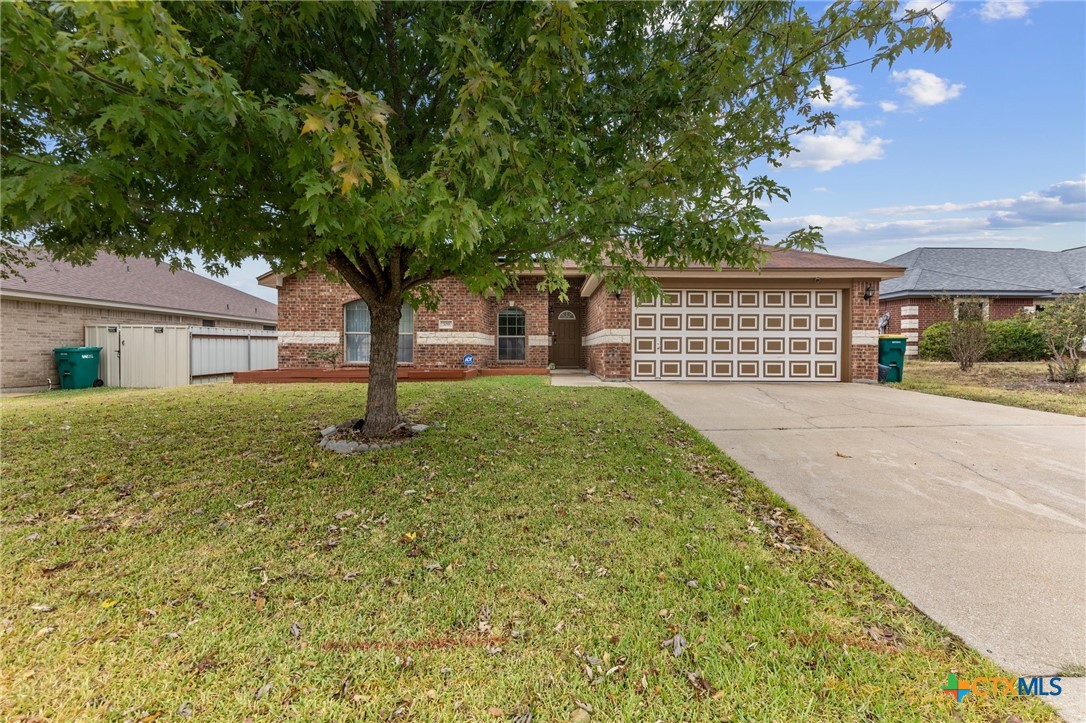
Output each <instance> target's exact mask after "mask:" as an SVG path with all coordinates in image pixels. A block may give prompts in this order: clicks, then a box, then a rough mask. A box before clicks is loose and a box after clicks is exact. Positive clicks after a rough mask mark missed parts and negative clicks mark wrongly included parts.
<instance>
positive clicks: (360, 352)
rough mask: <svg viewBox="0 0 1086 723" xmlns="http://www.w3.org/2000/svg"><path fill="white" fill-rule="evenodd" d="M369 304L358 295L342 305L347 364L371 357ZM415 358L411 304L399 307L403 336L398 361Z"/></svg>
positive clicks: (400, 341)
mask: <svg viewBox="0 0 1086 723" xmlns="http://www.w3.org/2000/svg"><path fill="white" fill-rule="evenodd" d="M370 324H371V319H370V308H369V307H368V306H366V302H365V301H362V300H361V299H359V300H358V301H352V302H351V303H349V304H344V305H343V337H344V340H345V342H346V343H345V344H344V346H345V349H344V353H343V358H344V359H345V360H346V362H347V363H348V364H368V363H369V361H370ZM414 360H415V310H414V309H412V308H411V305H410V304H404V305H403V308H402V309H400V340H399V344H398V346H397V348H396V361H397V362H399V363H400V364H404V363H410V362H412V361H414Z"/></svg>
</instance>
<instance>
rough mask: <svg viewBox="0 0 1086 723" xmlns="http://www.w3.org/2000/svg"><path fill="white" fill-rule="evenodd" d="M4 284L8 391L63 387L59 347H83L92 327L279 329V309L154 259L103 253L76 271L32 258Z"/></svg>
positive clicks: (0, 352) (3, 362)
mask: <svg viewBox="0 0 1086 723" xmlns="http://www.w3.org/2000/svg"><path fill="white" fill-rule="evenodd" d="M32 260H33V262H34V265H33V266H31V267H29V268H19V269H18V271H19V273H20V274H21V276H22V278H19V277H12V278H10V279H6V280H3V281H0V389H4V390H12V389H36V388H44V387H46V386H48V385H49V384H53V385H55V384H57V369H56V364H55V363H54V360H53V349H54V348H56V347H60V346H82V345H83V343H84V327H86V326H96V325H120V324H137V325H139V324H162V325H184V326H219V327H231V328H239V329H274V328H275V324H276V312H275V304H272V303H270V302H268V301H265V300H263V299H259V298H257V297H255V296H252V295H250V294H246V293H244V292H241V291H238V290H237V289H234V288H231V287H229V286H227V285H226V284H220V283H219V282H217V281H213V280H212V279H208V278H206V277H203V276H199V275H198V274H194V273H191V272H189V271H181V270H179V271H173V272H171V271H170V268H169V267H168V266H164V265H159V264H156V263H155V262H154V261H153V260H151V259H121V258H118V257H116V256H112V255H110V254H99V255H98V257H97V258H96V259H95V261H94V262H93V263H91V264H90V265H88V266H73V265H71V264H69V263H66V262H59V261H52V260H50V259H49V258H48V257H47V256H45V255H43V254H40V253H32Z"/></svg>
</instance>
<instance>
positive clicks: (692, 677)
mask: <svg viewBox="0 0 1086 723" xmlns="http://www.w3.org/2000/svg"><path fill="white" fill-rule="evenodd" d="M686 679H687V680H689V681H690V685H692V686H694V695H696V696H697V697H698V698H704V697H705V696H712V695H714V694H715V693H716V690H715V689H714V688H713V686H712V684H711V683H710V682H709V681H708V680H706V678H705V676H704V675H702V674H701V673H700V672H693V673H689V672H688V673H687V674H686Z"/></svg>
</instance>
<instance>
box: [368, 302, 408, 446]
mask: <svg viewBox="0 0 1086 723" xmlns="http://www.w3.org/2000/svg"><path fill="white" fill-rule="evenodd" d="M402 305H403V300H402V299H401V298H400V295H399V294H394V295H391V298H389V297H386V298H384V299H381V300H380V302H379V303H376V304H369V309H370V381H369V387H368V388H367V390H366V423H365V425H364V426H363V427H362V434H364V435H366V436H367V437H384V436H387V435H388V434H389V433H390V432H392V430H393V429H394V428H395V427H396V425H398V424H400V423H401V422H402V421H403V420H402V418H401V417H400V412H399V410H397V408H396V350H397V348H398V347H399V342H400V312H401V309H402Z"/></svg>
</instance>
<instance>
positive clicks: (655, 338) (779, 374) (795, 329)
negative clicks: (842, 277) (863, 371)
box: [632, 289, 843, 382]
mask: <svg viewBox="0 0 1086 723" xmlns="http://www.w3.org/2000/svg"><path fill="white" fill-rule="evenodd" d="M841 299H842V292H841V291H836V290H827V291H813V290H804V289H797V290H790V289H783V290H782V289H749V290H747V289H735V290H718V289H682V290H670V291H665V292H664V294H663V296H662V298H659V299H651V300H648V301H644V302H638V304H637V305H636V306H635V307H634V309H633V320H632V330H633V331H632V337H633V349H632V366H633V369H632V378H633V379H635V380H642V381H645V380H654V379H671V380H690V381H827V382H832V381H840V379H841V325H842V323H843V320H842V315H841Z"/></svg>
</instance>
